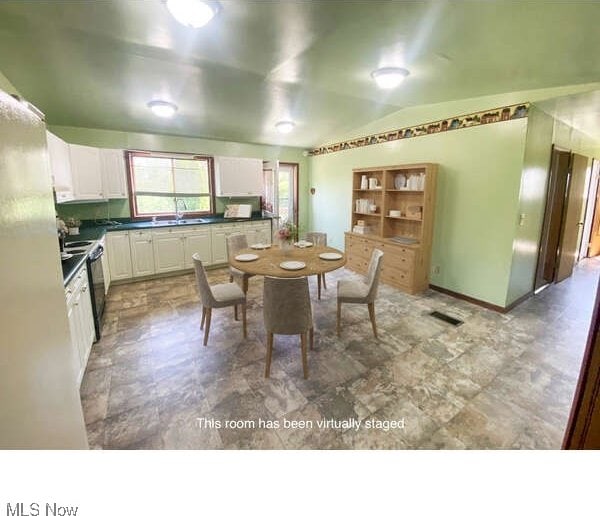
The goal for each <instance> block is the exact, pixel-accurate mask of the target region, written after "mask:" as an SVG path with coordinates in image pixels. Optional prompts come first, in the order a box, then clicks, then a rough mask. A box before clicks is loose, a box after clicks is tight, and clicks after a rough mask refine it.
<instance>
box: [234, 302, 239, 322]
mask: <svg viewBox="0 0 600 516" xmlns="http://www.w3.org/2000/svg"><path fill="white" fill-rule="evenodd" d="M233 318H234V319H235V320H236V321H237V320H238V311H237V305H233Z"/></svg>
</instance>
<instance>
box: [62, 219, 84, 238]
mask: <svg viewBox="0 0 600 516" xmlns="http://www.w3.org/2000/svg"><path fill="white" fill-rule="evenodd" d="M65 224H66V226H67V227H68V228H69V235H79V226H81V221H80V220H79V219H76V218H75V217H69V218H68V219H67V220H66V221H65Z"/></svg>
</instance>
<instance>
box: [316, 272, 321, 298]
mask: <svg viewBox="0 0 600 516" xmlns="http://www.w3.org/2000/svg"><path fill="white" fill-rule="evenodd" d="M317 298H318V299H321V275H320V274H317Z"/></svg>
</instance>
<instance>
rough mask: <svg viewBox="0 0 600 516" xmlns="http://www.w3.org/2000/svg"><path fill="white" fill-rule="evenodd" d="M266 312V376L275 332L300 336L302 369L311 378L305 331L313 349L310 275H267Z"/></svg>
mask: <svg viewBox="0 0 600 516" xmlns="http://www.w3.org/2000/svg"><path fill="white" fill-rule="evenodd" d="M263 314H264V320H265V330H266V332H267V362H266V365H265V378H269V375H270V373H271V357H272V355H273V340H274V335H275V334H278V335H298V334H299V335H300V347H301V351H302V370H303V372H304V378H308V357H307V351H306V334H307V333H308V334H309V342H310V344H309V345H310V349H313V345H314V328H313V321H312V310H311V305H310V294H309V290H308V278H307V277H306V276H304V277H302V278H274V277H272V276H265V282H264V291H263Z"/></svg>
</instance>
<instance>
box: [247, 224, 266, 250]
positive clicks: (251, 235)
mask: <svg viewBox="0 0 600 516" xmlns="http://www.w3.org/2000/svg"><path fill="white" fill-rule="evenodd" d="M242 232H243V233H245V234H246V238H247V240H248V245H253V244H270V243H271V236H272V235H271V223H270V222H249V223H248V224H247V225H244V226H242Z"/></svg>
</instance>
